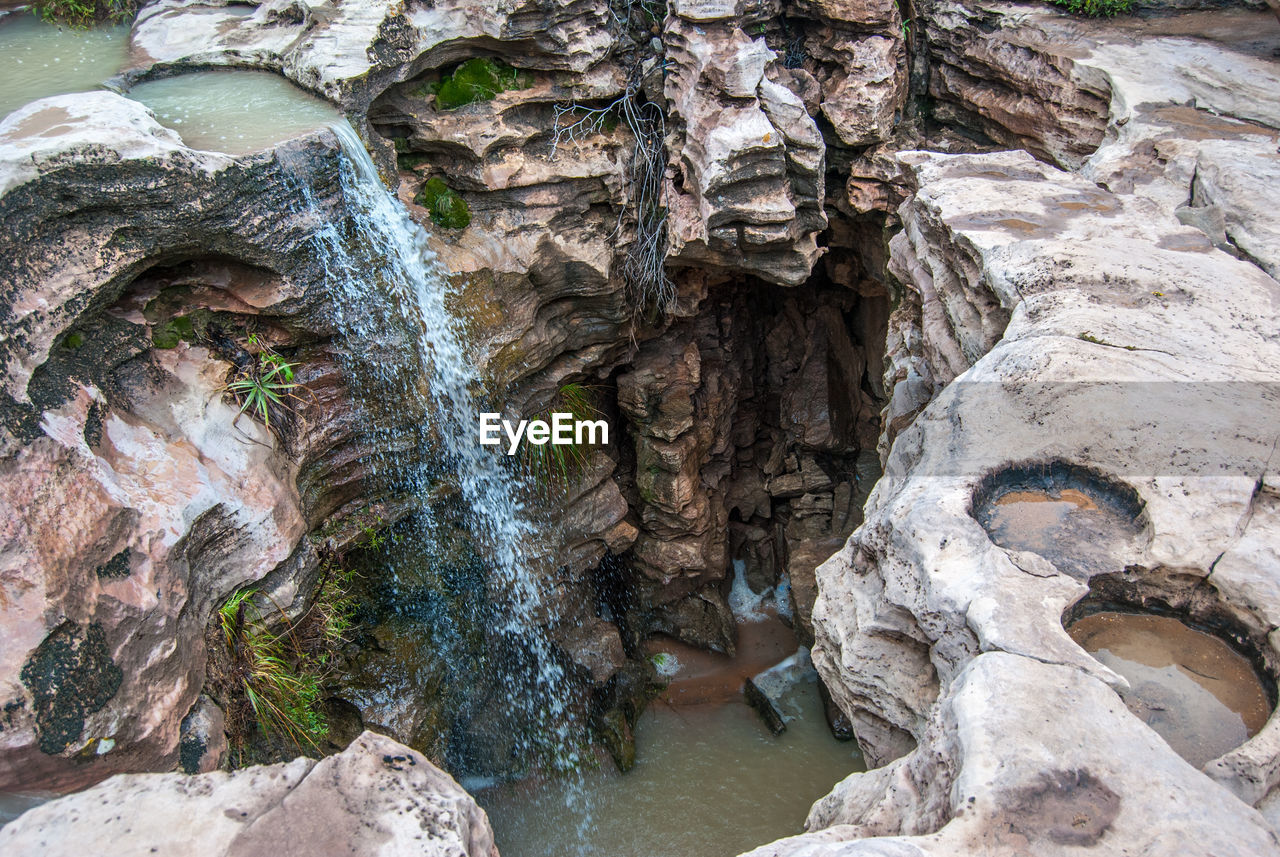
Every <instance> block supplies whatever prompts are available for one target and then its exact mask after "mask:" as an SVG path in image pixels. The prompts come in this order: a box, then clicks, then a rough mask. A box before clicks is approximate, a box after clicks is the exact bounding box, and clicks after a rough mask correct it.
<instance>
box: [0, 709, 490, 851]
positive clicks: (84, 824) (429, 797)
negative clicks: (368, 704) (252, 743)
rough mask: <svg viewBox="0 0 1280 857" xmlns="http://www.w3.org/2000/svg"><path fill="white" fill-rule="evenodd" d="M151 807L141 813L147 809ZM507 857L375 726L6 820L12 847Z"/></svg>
mask: <svg viewBox="0 0 1280 857" xmlns="http://www.w3.org/2000/svg"><path fill="white" fill-rule="evenodd" d="M140 809H141V811H140ZM339 843H340V844H341V848H342V850H343V851H344V852H345V853H348V854H360V855H365V854H367V855H375V854H379V855H389V854H403V855H409V854H414V855H440V857H446V855H447V857H497V854H498V849H497V848H495V847H494V844H493V831H492V830H490V828H489V820H488V818H486V817H485V814H484V810H482V809H480V807H478V806H476V804H475V801H473V800H472V799H471V796H470V795H468V794H467V793H466V792H465V791H463V790H462V787H461V786H459V785H458V784H457V783H456V782H454V781H453V778H452V777H450V776H449V775H448V774H446V773H445V772H444V771H442V770H440V769H439V768H437V767H436V766H435V765H432V764H431V762H429V761H427V759H426V758H425V757H423V756H422V755H420V754H418V753H416V752H414V751H413V750H410V749H409V748H408V747H405V746H404V745H402V744H397V743H396V742H395V741H392V740H391V739H389V738H386V737H384V736H382V735H375V734H374V733H372V732H366V733H364V734H363V735H361V736H360V737H359V738H357V739H356V740H355V741H353V742H352V743H351V746H349V747H348V748H347V749H346V750H344V751H343V752H342V753H339V754H338V755H336V756H329V757H328V758H326V759H323V760H321V761H318V762H317V761H315V760H312V759H295V760H294V761H292V762H288V763H284V764H279V765H269V766H262V767H256V768H248V769H245V770H242V771H236V772H234V773H230V774H227V773H222V772H216V773H210V774H201V775H199V776H195V777H189V776H186V775H183V774H136V775H132V776H123V777H115V778H113V779H111V780H109V781H108V782H106V783H103V784H101V785H98V786H95V787H93V788H91V789H87V790H85V791H83V792H80V793H78V794H75V795H72V796H70V797H65V798H62V799H60V800H56V801H53V802H51V803H47V804H45V805H43V806H40V807H37V808H36V809H33V810H30V811H29V812H27V813H26V814H24V815H23V816H22V817H21V818H20V819H18V820H17V821H14V822H12V823H11V824H8V825H6V826H5V827H4V828H3V829H0V847H2V848H4V849H5V851H6V852H7V853H12V854H45V855H50V857H52V855H56V854H67V855H72V854H84V853H86V852H90V853H98V852H101V851H102V849H103V848H104V847H107V848H109V849H110V853H112V854H157V853H158V854H177V853H183V854H194V855H224V854H225V855H232V854H236V855H246V857H247V855H263V856H264V857H265V855H272V854H281V853H290V852H297V851H308V852H313V853H319V854H324V853H332V850H333V849H334V847H335V846H337V845H338V844H339Z"/></svg>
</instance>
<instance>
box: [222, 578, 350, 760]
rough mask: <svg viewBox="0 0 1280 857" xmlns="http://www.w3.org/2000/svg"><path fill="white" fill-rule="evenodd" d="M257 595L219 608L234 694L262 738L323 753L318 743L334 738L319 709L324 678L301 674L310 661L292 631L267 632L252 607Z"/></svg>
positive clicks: (240, 595)
mask: <svg viewBox="0 0 1280 857" xmlns="http://www.w3.org/2000/svg"><path fill="white" fill-rule="evenodd" d="M256 592H257V590H254V589H245V590H241V591H240V592H237V593H235V594H234V595H232V596H231V597H230V598H228V599H227V601H226V603H225V604H223V605H222V606H221V607H220V608H218V625H219V627H220V629H221V632H222V639H223V642H224V643H225V644H226V647H227V653H228V655H229V663H230V673H231V675H230V677H229V679H230V684H231V685H232V690H233V692H239V693H240V694H241V695H242V696H243V699H244V701H245V702H247V704H248V707H249V710H250V711H251V712H252V717H253V720H254V721H255V722H256V724H257V726H258V728H259V729H260V730H261V731H262V734H263V735H266V736H272V735H275V736H280V737H283V738H285V739H287V740H289V741H291V742H292V743H294V744H295V745H297V747H298V748H299V749H302V748H303V745H304V744H305V745H307V746H309V747H311V748H313V749H318V743H317V742H319V741H321V740H323V739H324V738H325V737H326V736H327V735H328V734H329V726H328V724H327V723H326V722H325V718H324V715H323V713H322V712H321V711H320V707H319V702H320V679H319V676H318V675H317V674H316V673H315V672H313V671H311V670H307V669H299V665H300V663H301V662H302V661H303V660H305V659H304V658H302V657H301V656H300V654H299V653H298V652H297V651H296V643H294V641H292V640H290V639H289V634H288V632H286V633H284V634H276V633H273V632H272V631H271V630H270V629H269V628H268V627H267V624H266V622H265V621H264V618H263V616H262V615H261V614H260V613H259V612H258V609H257V607H256V606H255V605H254V602H253V596H254V595H255V594H256ZM290 630H291V629H290Z"/></svg>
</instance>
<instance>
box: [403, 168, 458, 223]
mask: <svg viewBox="0 0 1280 857" xmlns="http://www.w3.org/2000/svg"><path fill="white" fill-rule="evenodd" d="M413 201H414V202H416V203H418V205H421V206H423V207H424V208H426V209H427V210H428V211H430V212H431V221H432V222H433V223H435V224H437V225H439V226H443V227H445V228H446V229H464V228H466V227H467V225H468V224H470V223H471V209H470V208H468V207H467V201H466V200H464V199H463V198H462V197H460V196H458V194H457V193H455V192H454V191H453V189H452V188H450V187H449V186H448V185H447V184H445V183H444V179H442V178H440V177H439V176H437V177H436V178H433V179H429V180H428V181H427V183H426V184H424V185H423V186H422V190H420V191H418V195H417V196H415V197H414V198H413Z"/></svg>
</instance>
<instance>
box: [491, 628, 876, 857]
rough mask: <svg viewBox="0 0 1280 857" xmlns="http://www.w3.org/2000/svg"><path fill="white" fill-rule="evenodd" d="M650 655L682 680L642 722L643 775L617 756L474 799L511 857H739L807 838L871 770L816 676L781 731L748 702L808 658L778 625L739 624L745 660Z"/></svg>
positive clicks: (795, 699) (657, 644)
mask: <svg viewBox="0 0 1280 857" xmlns="http://www.w3.org/2000/svg"><path fill="white" fill-rule="evenodd" d="M647 648H648V650H649V651H650V652H651V654H653V655H655V656H657V657H659V658H664V659H667V660H666V662H667V663H671V664H672V666H673V670H672V672H673V675H672V676H671V681H670V684H669V685H668V687H667V690H666V691H665V692H664V693H663V694H661V695H660V696H659V697H658V699H657V700H656V701H654V702H653V703H652V704H651V705H650V706H649V708H648V709H647V710H646V711H645V712H644V714H642V715H641V717H640V720H639V723H638V724H637V727H636V765H635V767H634V768H632V769H631V771H629V772H628V773H626V774H619V773H618V771H617V769H616V768H615V767H614V765H613V763H612V762H611V761H609V760H608V759H607V758H605V759H604V760H602V761H601V762H600V764H599V765H598V766H597V767H595V768H593V769H591V770H589V771H587V772H586V773H585V774H583V776H582V778H581V780H580V781H574V780H569V781H556V780H540V779H537V778H530V779H526V780H523V781H520V782H514V783H506V784H503V785H500V786H495V787H491V788H488V789H483V790H480V791H479V792H478V793H477V794H476V799H477V800H478V801H479V802H480V804H481V806H483V807H484V808H485V810H487V811H488V813H489V820H490V822H491V823H492V824H493V828H494V834H495V836H496V840H497V845H498V849H499V851H500V852H501V853H502V855H503V857H553V855H554V857H570V855H576V857H732V855H735V854H740V853H742V852H743V851H748V850H750V849H752V848H755V847H758V846H760V845H763V844H765V843H767V842H771V841H773V840H775V839H779V838H781V837H784V836H792V835H794V834H797V833H801V832H803V825H804V820H805V817H806V816H807V815H808V813H809V807H810V806H811V805H812V804H813V802H814V801H815V800H817V799H818V798H820V797H822V796H823V795H824V794H826V793H827V792H828V791H830V790H831V787H832V786H834V785H835V784H836V783H837V782H839V781H840V780H842V779H844V778H845V777H846V776H848V775H849V774H850V773H852V772H854V771H861V770H865V766H864V765H863V762H862V756H861V754H860V753H859V751H858V746H857V744H856V743H855V742H853V741H847V742H841V741H837V740H836V739H835V738H833V737H832V735H831V731H830V730H829V729H828V728H827V722H826V718H825V716H824V714H823V707H822V699H821V697H820V695H819V691H818V682H817V676H816V674H815V673H813V672H812V671H811V670H810V671H809V672H807V673H802V674H800V675H799V677H798V678H797V680H795V681H794V682H793V683H792V684H790V686H789V687H788V688H787V690H786V692H785V693H784V694H783V695H782V696H781V697H780V699H779V700H778V701H779V703H780V704H779V706H778V707H779V709H780V711H781V713H782V714H783V715H784V717H785V718H786V719H787V728H786V731H785V732H783V733H782V734H781V735H777V736H774V735H772V734H770V732H769V730H768V728H766V726H765V725H764V722H763V721H762V720H761V718H760V715H759V714H757V713H756V711H755V710H753V709H752V708H750V707H749V706H748V705H747V704H746V702H745V701H744V698H743V695H742V685H743V682H744V681H745V679H746V678H747V677H748V676H751V675H754V674H756V673H758V672H760V671H762V670H764V669H766V668H768V667H770V666H772V665H773V664H776V663H778V662H779V661H782V660H786V659H787V658H788V657H789V656H791V655H793V654H794V653H795V652H796V642H795V637H794V636H793V635H792V633H791V631H790V629H788V628H787V627H786V626H785V625H783V624H782V622H780V621H779V620H778V618H777V616H776V615H768V616H764V617H762V618H761V619H759V620H758V621H754V622H746V623H741V624H739V625H738V653H737V656H736V657H733V658H729V657H727V656H724V655H716V654H713V653H708V652H703V651H699V650H696V649H693V648H691V647H688V646H685V645H683V644H680V643H677V642H675V641H672V640H666V639H661V638H659V639H657V640H651V641H650V642H649V645H648V647H647ZM672 658H674V660H672Z"/></svg>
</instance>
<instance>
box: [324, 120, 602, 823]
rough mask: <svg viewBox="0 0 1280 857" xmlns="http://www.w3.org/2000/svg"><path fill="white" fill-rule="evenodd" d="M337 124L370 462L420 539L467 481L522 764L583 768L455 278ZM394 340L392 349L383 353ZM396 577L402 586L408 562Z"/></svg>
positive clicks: (356, 381)
mask: <svg viewBox="0 0 1280 857" xmlns="http://www.w3.org/2000/svg"><path fill="white" fill-rule="evenodd" d="M333 130H334V132H335V133H336V134H337V136H338V139H339V140H340V142H341V144H342V149H343V152H344V154H345V158H344V160H343V164H342V167H341V170H342V172H341V181H342V188H343V192H344V196H345V198H346V201H347V203H348V207H349V209H350V210H351V211H352V212H353V214H352V216H350V217H347V218H342V219H340V220H337V221H334V220H333V219H330V218H320V220H321V222H322V224H323V225H322V226H321V227H320V228H319V229H318V230H317V232H316V233H315V237H314V241H315V249H316V252H317V255H318V258H319V259H320V260H321V261H322V263H323V265H324V267H325V269H326V272H327V278H328V282H329V288H330V290H331V291H332V293H333V296H334V300H333V308H334V314H335V321H336V326H337V328H338V330H339V331H340V332H341V334H342V335H343V336H344V337H345V338H346V339H347V341H348V343H349V348H348V349H347V351H348V352H349V353H350V354H351V355H353V356H352V357H351V358H350V362H349V365H348V368H349V369H350V372H349V374H350V378H351V384H352V386H353V388H354V390H355V392H356V397H357V399H359V400H361V401H360V407H361V408H362V410H363V414H362V421H363V428H364V432H365V437H366V440H367V442H368V444H369V445H370V447H371V448H373V449H378V450H382V451H381V452H380V453H374V455H373V460H371V461H369V462H367V463H368V465H369V466H370V469H371V470H372V471H374V472H375V473H377V474H379V475H381V476H382V477H383V478H385V479H388V480H390V481H391V482H392V483H393V490H399V491H401V492H406V493H410V494H412V495H415V497H416V502H415V504H414V505H416V506H417V507H418V508H419V511H420V515H421V516H422V517H421V520H422V521H423V523H421V525H420V526H419V527H418V528H417V530H416V532H415V534H414V535H413V536H412V538H416V539H424V540H430V539H432V538H434V533H435V527H434V526H433V525H434V523H436V522H433V521H432V520H431V517H432V514H433V513H432V511H431V509H432V501H433V500H434V499H435V495H436V494H437V493H438V492H439V487H440V485H441V482H442V481H446V482H449V481H454V482H456V488H457V494H458V496H459V497H460V499H461V500H462V504H461V505H462V506H463V517H464V521H463V525H464V526H465V528H466V530H467V531H468V533H469V537H470V540H471V541H472V542H473V543H474V545H475V547H476V548H477V549H478V553H479V554H480V555H481V556H482V557H483V560H484V562H485V564H486V566H487V567H488V569H489V570H490V574H489V579H488V580H487V581H486V583H487V587H486V588H487V589H488V596H489V598H488V600H489V601H490V609H489V610H488V611H487V612H486V614H485V620H486V621H487V622H488V623H489V624H490V628H489V630H490V631H496V632H497V633H498V634H500V635H502V636H504V637H506V638H507V639H508V640H509V641H510V642H511V643H513V645H512V646H510V647H508V649H510V650H513V651H516V652H518V653H519V656H518V658H517V660H518V661H519V662H518V663H511V662H510V660H511V659H510V658H508V662H507V663H505V664H504V663H496V664H494V663H490V664H489V665H488V666H487V667H486V669H488V670H490V671H496V672H497V675H496V676H487V677H486V678H488V679H490V680H493V679H496V680H497V681H498V682H499V683H500V685H501V686H502V687H503V689H504V691H505V696H506V699H505V700H503V702H504V704H505V705H507V706H509V707H510V709H511V710H512V712H513V713H514V714H515V716H516V717H518V718H519V719H520V721H521V723H522V724H523V725H524V727H525V728H524V729H522V730H521V734H520V735H519V736H518V737H517V738H516V747H515V751H516V752H515V753H514V755H516V756H518V757H519V761H518V763H517V764H522V765H541V766H542V767H544V768H545V767H548V766H549V767H551V768H553V769H557V770H558V771H559V772H560V773H561V774H570V773H571V772H573V771H575V770H576V769H577V768H578V766H579V764H580V762H581V758H580V752H579V750H578V747H579V746H580V739H581V734H582V728H581V724H580V723H579V722H577V719H576V718H575V716H574V712H573V711H572V709H571V707H570V706H569V705H568V704H567V703H566V701H565V700H566V698H567V696H568V694H567V690H566V688H567V686H568V683H569V679H568V676H567V675H566V672H565V670H564V668H563V667H562V666H561V665H560V664H559V663H558V662H557V660H556V657H555V652H554V650H553V644H552V642H551V640H550V639H549V637H548V634H547V632H546V631H545V629H544V628H543V627H542V624H541V623H542V622H543V621H545V619H546V618H547V617H546V616H545V613H544V604H545V601H546V598H545V597H544V596H545V594H546V593H545V592H544V591H543V586H544V584H543V583H542V582H541V581H543V580H546V579H547V576H546V575H540V574H539V568H540V567H541V563H540V558H539V557H538V556H536V555H535V551H534V549H533V546H534V545H535V544H537V542H538V538H537V537H538V533H537V532H536V528H535V527H534V526H533V525H532V523H531V521H530V516H529V514H528V510H526V509H525V508H524V506H523V504H522V502H521V501H520V499H519V486H518V484H517V483H516V481H515V479H514V478H513V476H512V475H511V474H509V473H508V471H507V469H506V468H505V467H504V466H503V465H502V462H501V460H500V459H499V458H498V457H497V456H495V455H493V454H492V453H491V452H490V451H489V450H487V449H484V448H482V447H481V446H480V445H479V443H478V434H477V431H478V424H479V412H480V411H481V410H482V408H481V407H480V398H479V397H480V394H481V391H482V385H481V379H480V378H479V377H478V375H477V373H476V371H475V369H474V364H473V361H472V358H471V356H470V355H469V354H468V352H467V349H466V346H465V344H464V336H463V333H462V330H461V325H460V323H459V321H458V320H457V319H456V318H454V317H453V315H452V314H451V313H450V312H449V311H448V309H447V308H446V298H447V296H448V288H449V284H448V281H447V279H446V278H445V277H444V276H443V274H442V272H441V271H440V268H439V265H438V263H437V261H436V258H435V255H434V253H432V251H431V250H430V248H429V247H428V246H427V236H426V234H425V233H424V232H423V230H422V229H421V227H419V226H418V225H417V224H416V223H415V222H414V221H413V220H412V219H411V218H410V216H409V213H408V211H406V209H405V208H404V206H403V205H402V204H401V203H400V201H399V200H398V199H396V197H395V196H394V195H392V194H391V193H389V192H388V191H387V190H386V188H385V187H384V186H383V184H382V182H381V179H380V178H379V176H378V173H377V170H376V168H375V166H374V164H373V162H372V160H371V159H370V157H369V154H368V152H367V151H366V150H365V148H364V146H363V145H362V143H361V142H360V140H359V138H358V137H357V135H356V134H355V132H354V130H353V129H352V128H351V127H350V126H349V125H348V124H346V123H345V122H343V123H340V124H338V125H336V126H334V128H333ZM381 353H385V354H387V355H388V356H389V359H378V355H379V354H381ZM410 400H414V401H413V402H410ZM409 404H414V405H416V406H417V407H418V408H420V409H421V410H422V411H424V412H425V413H427V414H428V424H427V425H425V426H423V427H422V429H421V431H420V432H419V433H418V438H417V441H416V445H417V449H412V450H403V449H396V448H395V446H394V444H393V441H394V440H395V438H396V436H397V434H398V432H397V430H395V429H388V428H386V427H385V426H386V425H387V421H386V420H385V419H382V418H380V417H379V414H380V413H381V414H386V413H387V411H388V409H390V411H392V412H394V411H395V410H396V409H397V408H399V410H400V411H401V412H403V411H404V409H405V408H407V407H408V405H409ZM410 410H414V409H413V408H410ZM399 434H400V435H401V436H402V432H400V433H399ZM401 442H402V441H401ZM424 555H430V551H428V552H427V553H426V554H424ZM391 576H392V577H393V581H392V585H395V582H396V581H395V580H394V578H395V577H396V570H395V569H391ZM437 618H441V619H443V620H444V621H448V617H437ZM471 678H472V680H473V681H474V680H475V679H476V678H478V677H475V676H473V677H471ZM585 816H586V813H584V817H585Z"/></svg>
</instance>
